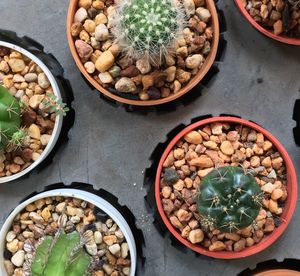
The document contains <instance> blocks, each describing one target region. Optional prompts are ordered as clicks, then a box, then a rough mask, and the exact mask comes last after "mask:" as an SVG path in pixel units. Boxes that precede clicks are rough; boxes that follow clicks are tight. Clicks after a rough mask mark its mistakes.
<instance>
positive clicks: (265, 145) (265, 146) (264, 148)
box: [263, 141, 273, 151]
mask: <svg viewBox="0 0 300 276" xmlns="http://www.w3.org/2000/svg"><path fill="white" fill-rule="evenodd" d="M272 147H273V144H272V143H271V142H270V141H265V142H264V145H263V150H264V151H268V150H270V149H271V148H272Z"/></svg>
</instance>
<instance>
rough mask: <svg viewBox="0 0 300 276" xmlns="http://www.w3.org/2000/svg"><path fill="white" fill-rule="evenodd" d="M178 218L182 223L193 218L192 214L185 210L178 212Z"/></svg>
mask: <svg viewBox="0 0 300 276" xmlns="http://www.w3.org/2000/svg"><path fill="white" fill-rule="evenodd" d="M177 217H178V219H179V221H180V222H188V221H189V220H190V219H191V217H192V213H189V212H188V211H186V210H183V209H179V210H178V211H177Z"/></svg>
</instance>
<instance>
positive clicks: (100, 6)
mask: <svg viewBox="0 0 300 276" xmlns="http://www.w3.org/2000/svg"><path fill="white" fill-rule="evenodd" d="M93 7H94V8H95V9H97V10H103V9H104V7H105V5H104V3H103V2H102V1H100V0H96V1H94V2H93Z"/></svg>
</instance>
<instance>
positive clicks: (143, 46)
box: [112, 0, 186, 64]
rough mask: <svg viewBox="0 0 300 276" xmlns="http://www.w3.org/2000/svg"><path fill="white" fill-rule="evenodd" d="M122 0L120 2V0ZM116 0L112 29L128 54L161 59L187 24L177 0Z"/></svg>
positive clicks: (158, 61) (117, 41) (135, 57)
mask: <svg viewBox="0 0 300 276" xmlns="http://www.w3.org/2000/svg"><path fill="white" fill-rule="evenodd" d="M118 2H120V3H118ZM118 2H117V4H116V12H117V15H116V16H115V18H114V21H113V28H112V32H113V33H114V35H115V38H116V43H117V44H119V45H120V46H121V47H122V49H123V51H124V52H125V53H126V54H127V56H129V57H133V58H134V59H138V58H142V57H144V56H146V57H147V58H149V59H150V61H151V62H152V63H159V64H160V63H161V62H162V57H163V56H166V55H167V54H168V51H169V48H172V46H173V43H174V41H175V39H176V38H177V37H178V35H179V34H180V33H181V32H182V30H183V28H184V26H185V25H186V22H185V21H186V19H185V11H184V8H183V7H182V6H181V4H180V3H179V2H177V1H176V0H150V1H149V0H126V1H118Z"/></svg>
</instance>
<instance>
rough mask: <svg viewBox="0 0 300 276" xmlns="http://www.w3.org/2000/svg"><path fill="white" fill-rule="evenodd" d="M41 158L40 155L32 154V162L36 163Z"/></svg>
mask: <svg viewBox="0 0 300 276" xmlns="http://www.w3.org/2000/svg"><path fill="white" fill-rule="evenodd" d="M40 157H41V155H40V154H39V153H37V152H34V153H32V160H33V161H36V160H38V159H39V158H40Z"/></svg>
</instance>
